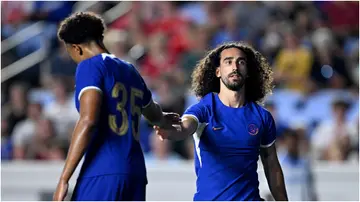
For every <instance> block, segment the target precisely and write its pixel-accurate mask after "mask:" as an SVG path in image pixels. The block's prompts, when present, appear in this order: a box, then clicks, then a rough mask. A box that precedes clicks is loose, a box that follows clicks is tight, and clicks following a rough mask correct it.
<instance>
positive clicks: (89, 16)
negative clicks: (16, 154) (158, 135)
mask: <svg viewBox="0 0 360 202" xmlns="http://www.w3.org/2000/svg"><path fill="white" fill-rule="evenodd" d="M104 30H105V25H104V22H103V20H102V19H101V18H100V17H99V16H97V15H96V14H93V13H89V12H80V13H75V14H73V15H71V16H70V17H68V18H66V19H65V20H64V21H63V22H62V23H61V25H60V28H59V30H58V37H59V39H60V40H61V41H63V42H64V43H65V46H66V49H67V52H68V53H69V55H70V56H71V58H72V59H73V60H74V61H75V62H76V63H77V64H78V66H77V70H76V76H75V80H76V86H75V103H76V108H77V109H78V111H79V114H80V118H79V120H78V121H77V124H76V126H75V129H74V132H73V134H72V139H71V144H70V148H69V152H68V156H67V159H66V162H65V166H64V169H63V172H62V174H61V177H60V181H59V183H58V186H57V189H56V192H55V194H54V200H57V201H59V200H64V197H65V196H66V193H67V189H68V181H69V179H70V178H71V176H72V174H73V172H74V170H75V169H76V167H77V165H78V163H79V162H80V160H81V158H82V157H83V155H84V154H85V153H86V154H85V159H84V163H83V165H82V168H81V171H80V175H79V177H78V180H77V183H76V186H75V190H74V193H73V196H72V200H87V201H95V200H100V201H114V200H116V201H119V200H126V201H132V200H134V201H143V200H145V188H146V184H147V177H146V168H145V161H144V156H143V153H142V150H141V147H140V144H139V142H138V140H139V120H140V116H141V115H142V114H143V115H144V116H145V118H147V119H148V120H149V121H150V122H151V123H153V124H160V125H161V126H162V127H171V125H172V124H173V123H178V124H179V120H180V117H179V115H177V114H173V113H163V112H162V109H161V108H160V106H159V105H158V104H157V103H155V102H153V101H152V96H151V92H150V91H149V89H148V88H147V87H146V84H145V83H144V81H143V79H142V77H141V76H140V75H139V73H138V72H137V70H136V69H135V67H134V66H133V65H132V64H129V63H127V62H125V61H123V60H120V59H118V58H116V57H115V56H114V55H111V54H109V53H108V51H107V50H106V48H105V47H104V44H103V34H104Z"/></svg>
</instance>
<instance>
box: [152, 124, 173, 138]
mask: <svg viewBox="0 0 360 202" xmlns="http://www.w3.org/2000/svg"><path fill="white" fill-rule="evenodd" d="M153 128H154V130H155V134H156V135H157V136H159V139H160V140H161V141H164V140H165V139H169V133H170V131H169V130H166V129H162V128H160V127H159V126H154V127H153Z"/></svg>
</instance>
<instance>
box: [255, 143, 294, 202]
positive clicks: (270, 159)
mask: <svg viewBox="0 0 360 202" xmlns="http://www.w3.org/2000/svg"><path fill="white" fill-rule="evenodd" d="M260 156H261V161H262V163H263V165H264V171H265V175H266V179H267V182H268V184H269V188H270V191H271V194H272V195H273V197H274V199H275V200H276V201H288V197H287V193H286V189H285V182H284V175H283V172H282V169H281V166H280V163H279V160H278V158H277V154H276V147H275V144H273V145H272V146H270V147H268V148H261V149H260Z"/></svg>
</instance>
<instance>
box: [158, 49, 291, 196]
mask: <svg viewBox="0 0 360 202" xmlns="http://www.w3.org/2000/svg"><path fill="white" fill-rule="evenodd" d="M271 74H272V71H271V68H270V66H269V64H268V63H267V62H266V60H265V58H264V57H263V56H262V55H261V54H260V53H259V52H257V51H255V50H254V49H253V48H251V47H250V46H248V45H246V44H243V43H227V44H224V45H221V46H219V47H217V48H215V49H214V50H211V51H210V52H209V53H208V54H207V55H206V56H205V58H204V59H202V60H201V61H200V62H199V64H198V65H197V66H196V68H195V70H194V72H193V74H192V88H193V91H194V93H195V95H196V96H197V97H199V98H200V101H199V103H197V104H195V105H193V106H191V107H189V108H188V109H187V110H186V111H185V113H184V115H183V117H182V122H181V130H168V129H163V128H162V127H161V126H155V127H154V128H155V129H156V132H157V134H158V135H159V136H160V138H162V139H166V138H167V139H183V138H186V137H188V136H190V135H193V138H194V143H195V144H194V145H195V152H196V154H195V172H196V175H197V183H196V185H197V192H196V193H195V195H194V200H202V201H203V200H205V201H212V200H221V201H234V200H235V201H248V200H250V201H252V200H262V199H261V198H260V195H259V189H258V186H259V181H258V175H257V162H258V158H259V154H260V156H261V160H262V162H263V165H264V170H265V174H266V177H267V180H268V184H269V186H270V190H271V193H272V194H273V196H274V198H275V199H276V200H281V201H285V200H287V199H288V198H287V194H286V190H285V185H284V177H283V173H282V170H281V167H280V165H279V162H278V159H277V154H276V149H275V144H274V142H275V138H276V131H275V123H274V120H273V118H272V116H271V114H270V113H269V112H268V111H266V110H265V109H264V108H263V107H261V106H260V105H259V104H260V103H261V102H262V101H263V99H264V97H265V96H266V95H267V94H269V93H271V91H272V88H273V87H272V77H271Z"/></svg>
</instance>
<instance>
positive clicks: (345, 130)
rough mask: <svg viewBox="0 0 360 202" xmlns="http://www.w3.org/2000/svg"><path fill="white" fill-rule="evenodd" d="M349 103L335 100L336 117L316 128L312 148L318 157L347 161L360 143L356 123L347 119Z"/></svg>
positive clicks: (334, 110)
mask: <svg viewBox="0 0 360 202" xmlns="http://www.w3.org/2000/svg"><path fill="white" fill-rule="evenodd" d="M348 108H349V103H348V102H347V101H346V100H344V99H337V100H334V102H333V114H334V119H333V120H330V121H324V122H322V123H320V125H319V126H318V127H317V128H316V129H315V130H314V134H313V135H312V140H311V143H312V148H313V150H314V151H313V152H314V156H315V157H316V158H317V159H322V160H327V161H345V160H347V159H348V158H349V157H350V152H351V151H352V150H353V148H354V147H355V145H357V144H358V141H359V139H358V135H359V134H358V133H357V130H356V125H354V124H353V123H349V122H347V121H346V117H345V115H346V112H347V110H348Z"/></svg>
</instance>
